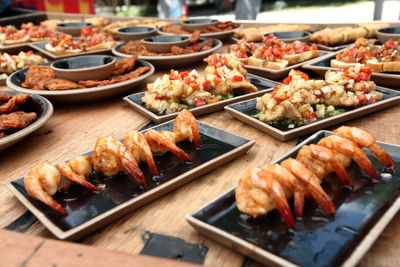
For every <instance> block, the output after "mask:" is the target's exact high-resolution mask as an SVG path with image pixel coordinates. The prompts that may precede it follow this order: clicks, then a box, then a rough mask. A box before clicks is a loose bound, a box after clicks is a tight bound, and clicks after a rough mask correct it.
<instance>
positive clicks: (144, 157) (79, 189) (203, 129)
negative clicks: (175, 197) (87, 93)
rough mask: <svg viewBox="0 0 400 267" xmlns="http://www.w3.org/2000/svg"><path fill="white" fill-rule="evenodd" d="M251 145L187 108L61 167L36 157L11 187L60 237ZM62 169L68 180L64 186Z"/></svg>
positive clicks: (96, 224)
mask: <svg viewBox="0 0 400 267" xmlns="http://www.w3.org/2000/svg"><path fill="white" fill-rule="evenodd" d="M253 144H254V141H250V140H247V139H244V138H242V137H239V136H236V135H233V134H230V133H227V132H225V131H222V130H220V129H217V128H214V127H212V126H209V125H207V124H204V123H201V122H197V121H196V119H195V118H194V117H193V115H192V114H191V113H190V111H188V110H183V111H182V112H181V113H180V114H179V116H178V117H177V118H176V119H175V121H169V122H167V123H164V124H161V125H158V126H156V127H154V128H152V129H149V130H145V131H142V132H139V131H131V132H129V133H127V135H126V136H125V138H124V143H122V142H120V141H118V140H117V139H115V138H113V137H111V136H105V137H100V138H99V139H98V140H97V142H96V144H95V146H94V151H93V152H91V153H88V154H86V155H84V156H78V157H75V158H73V159H71V160H69V161H66V162H63V163H60V164H58V165H57V166H54V165H52V164H51V163H50V162H49V161H45V162H39V163H36V164H35V165H34V166H33V168H32V169H31V170H30V171H29V173H28V175H26V176H25V177H23V178H20V179H17V180H15V181H13V182H11V183H9V184H8V188H9V189H10V190H11V191H12V192H13V193H14V194H15V196H16V197H17V198H18V199H19V200H20V201H21V202H22V203H23V204H24V205H25V206H26V207H27V208H28V209H29V210H30V211H31V212H32V213H34V214H35V215H36V217H37V218H38V219H39V220H40V221H41V222H42V223H43V224H44V225H45V226H46V227H47V228H48V229H49V230H50V231H51V232H52V233H53V234H54V235H55V236H56V237H57V238H59V239H68V240H74V239H77V238H79V237H82V236H84V235H85V234H87V233H89V232H92V231H94V230H96V229H98V228H100V227H101V226H103V225H105V224H107V223H110V222H111V221H112V220H115V219H116V218H118V217H120V216H122V215H125V214H127V213H129V212H131V211H132V210H134V209H137V208H139V207H141V206H143V205H145V204H147V203H149V202H151V201H153V200H154V199H156V198H158V197H160V196H162V195H164V194H166V193H168V192H169V191H171V190H174V189H176V188H177V187H179V186H182V185H183V184H185V183H187V182H189V181H191V180H193V179H195V178H197V177H198V176H200V175H202V174H204V173H206V172H209V171H210V170H212V169H214V168H216V167H218V166H220V165H222V164H224V163H226V162H228V161H230V160H232V159H234V158H236V157H239V156H240V155H242V154H244V153H246V152H247V151H248V150H249V149H250V147H251V146H252V145H253ZM153 154H154V155H153ZM142 161H144V162H146V164H142V163H141V162H142ZM139 163H140V164H139ZM171 163H173V164H171ZM121 170H125V172H123V171H121ZM44 175H45V176H44ZM62 176H63V177H65V178H66V179H67V180H65V181H64V183H63V184H62V185H61V177H62ZM43 179H45V180H46V183H51V184H52V186H51V187H46V186H45V182H41V180H43ZM43 181H44V180H43ZM60 187H61V190H59V189H60ZM52 195H53V197H52Z"/></svg>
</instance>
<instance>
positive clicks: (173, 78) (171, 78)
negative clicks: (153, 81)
mask: <svg viewBox="0 0 400 267" xmlns="http://www.w3.org/2000/svg"><path fill="white" fill-rule="evenodd" d="M169 79H170V80H171V81H173V80H179V78H178V77H177V76H174V75H171V74H170V75H169Z"/></svg>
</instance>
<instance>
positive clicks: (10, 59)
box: [0, 51, 47, 79]
mask: <svg viewBox="0 0 400 267" xmlns="http://www.w3.org/2000/svg"><path fill="white" fill-rule="evenodd" d="M46 62H47V60H45V59H44V58H43V57H41V56H40V55H37V54H35V53H33V51H28V52H23V51H21V52H19V53H18V55H10V54H8V53H3V54H1V53H0V79H4V78H7V77H8V75H10V74H12V73H13V72H15V71H17V70H20V69H23V68H25V67H28V66H32V65H37V64H41V63H46Z"/></svg>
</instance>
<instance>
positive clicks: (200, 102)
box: [194, 98, 207, 107]
mask: <svg viewBox="0 0 400 267" xmlns="http://www.w3.org/2000/svg"><path fill="white" fill-rule="evenodd" d="M206 104H207V102H206V101H205V100H204V99H201V98H197V99H196V100H195V101H194V105H195V106H196V107H200V106H204V105H206Z"/></svg>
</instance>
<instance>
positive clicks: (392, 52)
mask: <svg viewBox="0 0 400 267" xmlns="http://www.w3.org/2000/svg"><path fill="white" fill-rule="evenodd" d="M399 49H400V45H399V43H398V41H393V40H389V41H387V42H386V43H384V44H382V45H380V44H375V41H374V40H368V39H364V38H360V39H358V40H357V41H356V42H355V43H354V44H353V45H352V46H350V47H348V48H345V49H343V50H340V51H338V52H336V53H334V54H329V55H325V56H323V57H320V58H318V59H315V60H313V61H310V62H309V63H307V64H305V65H304V66H303V68H305V69H310V70H312V71H314V72H316V73H318V74H320V75H323V73H324V72H325V71H327V70H334V69H337V68H349V67H354V66H355V65H356V64H362V65H363V66H367V67H369V68H370V69H371V70H372V76H371V79H372V80H373V81H375V82H376V83H378V84H382V85H387V86H391V87H393V86H395V87H398V86H400V63H399V62H400V55H398V51H399Z"/></svg>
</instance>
